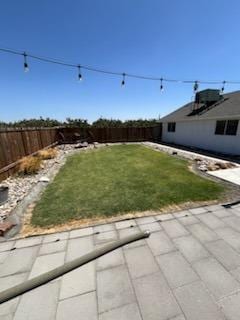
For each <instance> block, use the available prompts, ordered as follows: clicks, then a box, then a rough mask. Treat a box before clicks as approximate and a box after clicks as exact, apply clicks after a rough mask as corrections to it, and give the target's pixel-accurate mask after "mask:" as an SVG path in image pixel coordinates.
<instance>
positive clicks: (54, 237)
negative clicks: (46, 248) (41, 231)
mask: <svg viewBox="0 0 240 320" xmlns="http://www.w3.org/2000/svg"><path fill="white" fill-rule="evenodd" d="M68 237H69V232H59V233H52V234H48V235H46V236H44V237H43V241H42V243H48V242H55V241H59V240H67V239H68Z"/></svg>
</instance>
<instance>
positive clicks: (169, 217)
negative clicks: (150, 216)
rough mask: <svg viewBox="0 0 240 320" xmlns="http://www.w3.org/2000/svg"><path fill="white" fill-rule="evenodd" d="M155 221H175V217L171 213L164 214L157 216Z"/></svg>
mask: <svg viewBox="0 0 240 320" xmlns="http://www.w3.org/2000/svg"><path fill="white" fill-rule="evenodd" d="M155 219H156V220H157V221H167V220H172V219H174V216H173V215H172V214H171V213H162V214H159V215H158V216H155Z"/></svg>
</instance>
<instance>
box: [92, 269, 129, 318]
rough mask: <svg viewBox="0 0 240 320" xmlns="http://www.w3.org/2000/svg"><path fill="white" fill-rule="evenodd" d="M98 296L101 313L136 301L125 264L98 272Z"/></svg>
mask: <svg viewBox="0 0 240 320" xmlns="http://www.w3.org/2000/svg"><path fill="white" fill-rule="evenodd" d="M97 297H98V309H99V312H100V313H102V312H106V311H108V310H110V309H114V308H117V307H120V306H123V305H125V304H128V303H132V302H135V297H134V292H133V288H132V286H131V282H130V278H129V275H128V272H127V269H126V267H125V266H119V267H116V268H113V269H106V270H102V271H99V272H97Z"/></svg>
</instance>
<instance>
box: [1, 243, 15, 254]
mask: <svg viewBox="0 0 240 320" xmlns="http://www.w3.org/2000/svg"><path fill="white" fill-rule="evenodd" d="M14 245H15V241H6V242H0V252H4V251H8V250H11V249H12V248H13V247H14Z"/></svg>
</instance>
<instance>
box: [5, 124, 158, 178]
mask: <svg viewBox="0 0 240 320" xmlns="http://www.w3.org/2000/svg"><path fill="white" fill-rule="evenodd" d="M60 133H61V134H60ZM160 136H161V127H160V126H155V127H139V128H134V127H128V128H87V129H81V128H30V129H25V128H24V129H8V130H6V129H1V130H0V181H1V180H3V179H5V178H7V177H8V176H10V175H12V174H13V173H15V172H16V170H17V163H18V161H19V160H20V159H21V158H23V157H24V156H27V155H30V154H34V153H36V152H37V151H38V150H41V149H43V148H46V147H49V146H51V145H54V144H57V143H58V142H62V143H71V142H73V141H74V140H75V141H76V140H77V139H85V138H88V140H89V141H90V142H93V141H97V142H100V143H101V142H105V143H106V142H134V141H153V140H159V139H160Z"/></svg>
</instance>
